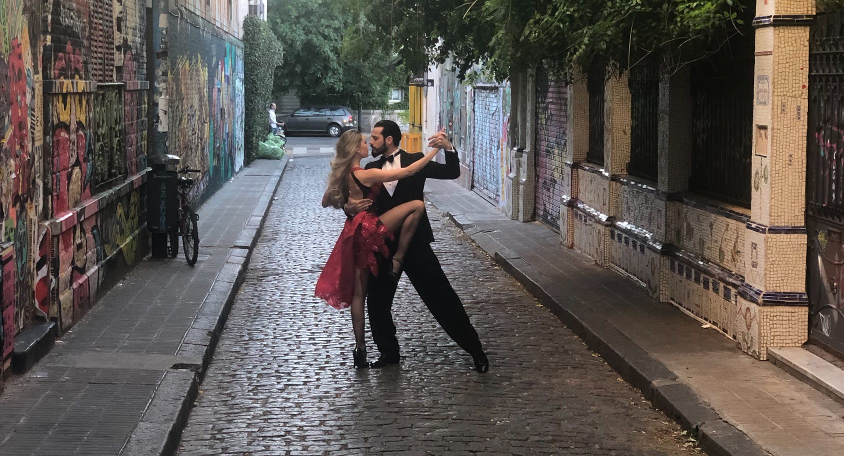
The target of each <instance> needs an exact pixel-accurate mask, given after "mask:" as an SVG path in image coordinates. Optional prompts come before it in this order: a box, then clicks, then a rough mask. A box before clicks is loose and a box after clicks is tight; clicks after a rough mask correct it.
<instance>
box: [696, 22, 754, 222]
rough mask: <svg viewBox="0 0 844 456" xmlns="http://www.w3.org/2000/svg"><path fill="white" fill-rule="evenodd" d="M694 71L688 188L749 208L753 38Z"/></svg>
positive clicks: (745, 39) (746, 39)
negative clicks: (690, 160)
mask: <svg viewBox="0 0 844 456" xmlns="http://www.w3.org/2000/svg"><path fill="white" fill-rule="evenodd" d="M741 39H742V40H744V42H742V43H737V45H736V46H734V47H733V48H731V51H732V52H724V53H722V54H719V55H716V56H714V57H712V58H711V59H708V60H707V61H704V62H702V63H701V64H699V65H696V66H695V68H693V70H692V84H691V86H692V89H691V96H692V110H693V111H692V119H693V121H692V157H691V158H692V163H691V176H690V178H689V188H690V189H691V190H692V191H694V192H696V193H700V194H702V195H705V196H709V197H712V198H715V199H717V200H720V201H724V202H727V203H731V204H737V205H739V206H744V207H750V199H751V197H750V186H751V181H752V179H751V158H752V157H751V155H752V148H751V140H752V134H753V65H754V55H753V35H752V34H750V36H749V37H741Z"/></svg>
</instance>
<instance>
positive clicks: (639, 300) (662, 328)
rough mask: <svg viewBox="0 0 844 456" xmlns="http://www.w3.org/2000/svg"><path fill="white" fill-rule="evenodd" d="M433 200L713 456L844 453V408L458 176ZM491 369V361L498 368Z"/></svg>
mask: <svg viewBox="0 0 844 456" xmlns="http://www.w3.org/2000/svg"><path fill="white" fill-rule="evenodd" d="M426 196H427V198H428V200H429V201H430V202H431V203H433V204H434V205H435V206H436V207H437V208H439V209H441V210H443V211H445V212H447V213H448V214H449V216H450V218H451V219H452V221H454V223H455V224H456V225H458V226H459V227H461V228H462V229H463V231H464V232H465V233H466V235H468V236H469V237H470V238H471V239H472V240H473V241H474V242H476V243H477V244H478V246H479V247H481V248H482V249H483V250H485V251H486V252H487V253H488V254H489V255H490V256H492V257H493V258H494V259H495V260H496V262H497V263H498V264H499V265H501V267H502V268H503V269H505V270H506V271H508V272H509V273H510V274H512V275H513V276H514V277H515V278H516V279H517V280H518V281H519V282H521V283H522V284H523V285H524V286H525V288H527V289H528V291H530V292H532V293H533V294H534V295H536V296H537V298H538V299H539V300H540V301H541V302H542V303H543V305H545V306H546V307H548V308H549V309H550V310H551V311H553V312H554V313H555V314H556V315H557V316H558V317H559V318H560V319H561V320H562V321H563V322H564V323H565V324H566V325H567V326H569V327H570V328H571V329H572V330H573V331H574V332H575V333H577V334H578V335H579V336H580V337H581V338H582V339H583V340H584V341H585V342H586V343H587V344H588V345H589V346H590V347H591V348H592V349H593V350H595V351H596V352H598V353H599V354H600V355H601V356H602V357H603V358H604V359H605V360H606V361H607V362H608V363H609V364H610V365H611V366H612V367H613V368H614V369H615V370H616V371H618V372H619V373H620V374H621V375H622V377H624V378H625V380H627V381H628V382H630V383H631V384H633V386H635V387H637V388H639V389H640V390H642V392H643V393H644V395H645V397H647V398H648V399H649V400H651V401H652V402H653V403H654V404H655V405H656V406H657V407H659V408H660V409H662V410H663V411H665V413H666V414H667V415H668V416H670V417H672V418H674V419H676V420H677V421H678V422H680V424H681V425H682V426H683V427H684V428H685V429H688V430H694V431H697V432H698V439H699V440H700V444H701V446H702V448H703V449H704V450H705V451H706V452H707V453H708V454H709V455H710V456H716V455H734V456H750V455H765V454H768V453H770V454H772V455H775V456H834V455H844V420H842V417H844V406H842V405H840V404H838V403H837V402H835V401H834V400H833V399H830V398H828V397H827V396H825V395H823V394H821V393H820V392H818V391H817V390H815V389H813V388H811V387H810V386H808V385H806V384H804V383H802V382H800V381H798V380H796V379H795V378H793V377H792V376H791V375H789V374H788V373H786V372H785V371H783V370H781V369H780V368H778V367H776V366H775V365H774V364H772V363H770V362H766V361H757V360H755V359H754V358H752V357H750V356H748V355H746V354H744V353H742V352H741V351H739V350H738V349H736V348H735V344H734V342H732V341H730V340H729V339H728V338H726V337H725V336H723V335H721V334H720V333H716V332H715V331H713V330H708V329H703V328H702V327H701V325H700V324H699V323H698V322H697V321H696V320H694V319H692V318H691V317H688V316H686V315H685V314H683V313H682V312H680V311H679V310H678V309H676V308H674V307H673V306H671V305H670V304H664V303H659V302H656V301H654V300H653V299H651V298H650V297H649V296H648V295H647V294H646V292H645V291H644V290H643V289H641V288H639V287H638V286H637V285H636V284H635V283H634V282H633V281H631V280H629V279H627V278H625V277H623V276H621V275H620V274H617V273H615V272H613V271H611V270H608V269H603V268H601V267H599V266H597V265H595V264H594V262H593V261H592V260H591V259H589V258H588V257H586V256H584V255H581V254H579V253H578V252H576V251H574V250H570V249H567V248H564V247H562V246H560V241H559V235H558V234H557V233H554V232H553V231H551V230H550V229H548V228H546V227H544V226H542V225H540V224H538V223H520V222H517V221H511V220H509V219H507V218H505V217H504V215H503V214H502V213H501V212H499V211H498V210H496V209H495V208H493V207H492V206H491V205H490V204H489V203H488V202H486V201H485V200H483V199H482V198H480V197H479V196H477V195H476V194H475V193H473V192H471V191H467V190H465V189H464V188H462V187H460V186H458V185H457V184H455V183H454V182H451V181H435V180H430V179H429V180H428V182H427V187H426ZM493 368H494V366H493Z"/></svg>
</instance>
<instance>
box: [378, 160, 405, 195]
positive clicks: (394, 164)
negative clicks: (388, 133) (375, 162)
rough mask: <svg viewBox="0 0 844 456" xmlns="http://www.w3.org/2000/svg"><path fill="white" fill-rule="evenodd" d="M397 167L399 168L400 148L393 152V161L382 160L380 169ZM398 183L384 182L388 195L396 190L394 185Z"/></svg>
mask: <svg viewBox="0 0 844 456" xmlns="http://www.w3.org/2000/svg"><path fill="white" fill-rule="evenodd" d="M398 168H401V151H400V150H397V151H396V152H395V153H394V154H393V161H392V162H389V161H384V165H383V166H381V169H386V170H390V169H398ZM398 183H399V181H390V182H384V188H386V189H387V193H389V194H390V196H393V192H395V191H396V185H397V184H398Z"/></svg>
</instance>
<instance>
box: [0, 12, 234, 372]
mask: <svg viewBox="0 0 844 456" xmlns="http://www.w3.org/2000/svg"><path fill="white" fill-rule="evenodd" d="M162 4H165V5H166V4H167V0H160V1H158V0H157V1H155V2H153V3H152V12H153V17H154V18H155V22H154V23H151V24H148V21H147V14H148V8H147V1H145V0H4V1H3V2H0V227H2V229H0V253H1V254H0V257H1V258H2V271H3V272H2V290H3V291H2V293H0V374H2V369H3V368H4V367H6V366H7V365H8V363H9V356H10V354H11V350H12V347H13V346H14V339H15V336H16V335H17V334H19V333H20V331H22V330H24V329H25V328H27V327H28V326H30V325H32V324H33V323H35V322H37V321H39V320H44V319H47V320H53V321H56V322H58V323H59V327H60V329H61V330H67V329H68V328H69V327H71V326H72V325H73V324H74V323H75V322H76V321H78V320H79V318H80V317H82V315H84V314H85V312H86V311H87V310H88V309H90V307H91V306H92V305H93V304H94V302H95V301H96V299H97V294H98V292H100V291H101V290H102V289H103V288H104V287H107V286H108V285H109V284H110V283H112V282H113V281H115V280H116V279H117V278H118V277H119V275H120V272H119V271H121V270H123V269H125V268H126V267H128V266H131V265H133V264H135V263H137V262H138V261H139V260H140V259H142V258H143V257H144V256H145V255H146V251H147V237H146V236H147V233H146V207H145V197H144V195H145V194H146V190H145V187H144V183H145V181H146V173H147V171H148V168H147V155H148V142H149V141H151V140H153V139H155V141H156V144H155V148H154V149H153V150H152V151H150V152H151V153H156V152H157V153H168V152H169V153H175V154H177V155H181V156H182V157H183V159H184V162H183V163H184V164H186V165H188V166H191V167H198V168H200V169H202V171H203V176H202V177H201V179H199V185H198V186H197V188H196V191H197V197H205V196H207V195H209V194H210V193H211V192H212V191H214V190H216V189H217V188H219V187H220V186H222V184H223V183H225V182H227V181H228V180H229V179H230V178H231V177H232V176H233V175H234V174H235V173H236V172H237V171H238V170H240V169H241V168H242V167H243V160H244V150H243V112H244V104H243V92H244V88H243V49H242V45H241V43H240V42H239V41H238V40H237V39H236V38H234V37H232V36H231V35H228V34H227V33H225V32H224V31H221V30H219V29H217V28H215V27H214V26H213V25H211V24H210V23H208V22H207V21H205V20H204V19H201V18H198V17H193V16H191V17H187V16H183V17H180V18H176V19H173V18H172V17H171V24H169V25H171V26H174V28H173V29H172V30H170V29H168V23H167V17H168V13H167V12H165V13H164V14H163V15H162V14H160V13H161V12H162ZM156 13H159V14H156ZM168 30H169V32H170V33H169V35H168ZM150 35H152V36H151V37H152V38H153V44H154V48H153V49H147V39H148V37H150ZM169 38H173V40H172V42H173V43H175V44H176V46H175V47H174V48H172V49H168V47H169V44H170V42H171V41H170V40H169ZM162 50H163V51H168V50H169V53H168V52H163V53H160V54H155V52H157V51H162ZM155 55H158V56H161V57H162V58H163V60H158V61H156V62H154V63H155V66H154V68H155V69H156V71H155V73H153V74H151V75H148V74H147V59H148V58H155V57H148V56H155ZM150 79H151V80H150ZM151 85H152V87H150V86H151ZM151 89H152V90H151ZM168 103H169V105H168ZM170 107H172V112H170ZM148 108H152V112H154V113H155V112H157V113H158V115H156V116H153V118H152V120H148ZM168 119H169V121H168ZM150 122H154V125H153V126H154V128H152V129H150V128H149V127H150V125H149V123H150ZM170 122H172V126H173V127H174V128H173V129H170V128H169V127H170V126H171V125H170ZM149 131H153V132H154V134H155V137H154V138H150V137H148V136H149V134H150V133H149ZM169 131H173V132H174V134H173V135H172V136H169ZM162 138H163V140H162Z"/></svg>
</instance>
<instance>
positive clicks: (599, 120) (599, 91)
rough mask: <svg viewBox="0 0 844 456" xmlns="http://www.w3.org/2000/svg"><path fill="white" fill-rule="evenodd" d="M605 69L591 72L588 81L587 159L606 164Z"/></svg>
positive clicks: (600, 164)
mask: <svg viewBox="0 0 844 456" xmlns="http://www.w3.org/2000/svg"><path fill="white" fill-rule="evenodd" d="M604 83H605V80H604V71H603V70H601V71H596V72H594V73H593V74H590V76H589V79H587V81H586V90H587V91H588V92H589V150H588V151H587V152H586V161H587V162H589V163H593V164H595V165H598V166H604Z"/></svg>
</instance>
